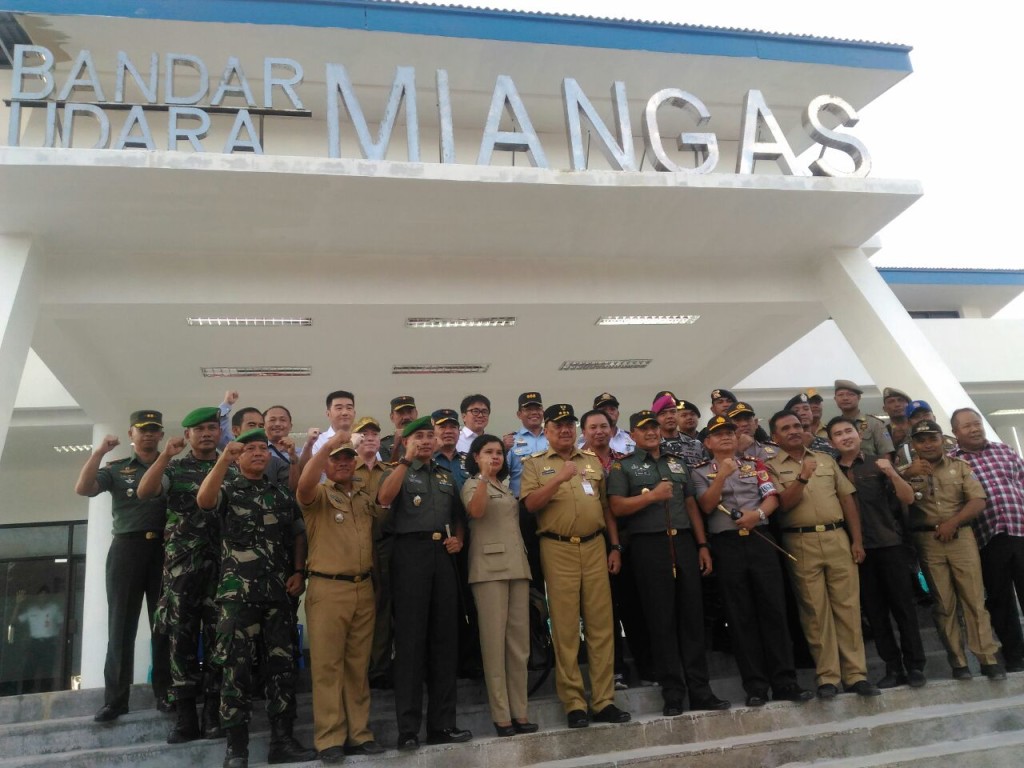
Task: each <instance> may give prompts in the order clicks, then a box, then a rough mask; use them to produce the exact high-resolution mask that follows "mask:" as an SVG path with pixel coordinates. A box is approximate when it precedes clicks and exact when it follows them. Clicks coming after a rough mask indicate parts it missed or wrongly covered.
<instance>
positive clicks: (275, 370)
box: [200, 365, 313, 379]
mask: <svg viewBox="0 0 1024 768" xmlns="http://www.w3.org/2000/svg"><path fill="white" fill-rule="evenodd" d="M200 370H201V371H202V372H203V376H205V377H206V378H208V379H221V378H225V377H233V376H243V377H244V376H310V375H312V373H313V369H312V368H311V367H310V366H307V365H254V366H237V367H231V366H221V367H214V368H200Z"/></svg>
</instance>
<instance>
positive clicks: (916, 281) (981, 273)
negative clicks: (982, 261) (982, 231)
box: [878, 267, 1024, 286]
mask: <svg viewBox="0 0 1024 768" xmlns="http://www.w3.org/2000/svg"><path fill="white" fill-rule="evenodd" d="M878 274H880V275H881V276H882V279H883V280H885V282H887V283H889V285H1011V286H1016V285H1024V270H1017V269H915V268H903V269H901V268H898V267H883V268H881V269H879V270H878Z"/></svg>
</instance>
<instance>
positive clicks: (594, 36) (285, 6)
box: [5, 0, 913, 72]
mask: <svg viewBox="0 0 1024 768" xmlns="http://www.w3.org/2000/svg"><path fill="white" fill-rule="evenodd" d="M5 5H6V6H7V8H6V10H10V11H14V12H19V13H39V14H49V15H56V16H62V15H72V16H74V15H81V16H118V17H124V18H133V19H161V20H170V21H199V22H225V23H243V24H275V25H285V26H299V27H320V28H341V29H365V30H368V31H377V32H403V33H408V34H415V35H437V36H441V37H455V38H469V39H483V40H503V41H508V42H517V43H548V44H552V45H572V46H585V47H591V48H608V49H616V50H627V51H634V50H639V51H652V52H655V53H680V54H702V55H709V56H737V57H749V58H759V59H764V60H770V61H791V62H798V63H804V64H827V65H834V66H842V67H856V68H861V69H884V70H892V71H897V72H912V71H913V69H912V67H911V65H910V48H909V47H908V46H904V45H893V44H883V43H867V42H859V41H846V40H834V39H826V38H816V37H808V36H799V35H780V34H772V33H768V32H755V31H749V30H733V29H719V28H714V27H697V26H688V25H681V24H669V23H661V22H645V21H628V20H613V19H596V18H591V17H584V16H565V15H559V14H546V13H532V12H525V11H503V10H495V9H478V8H465V7H453V6H433V5H422V4H417V3H403V2H387V1H381V0H150V1H149V2H147V1H146V0H34V1H33V0H24V1H22V2H18V0H14V1H13V2H8V3H5Z"/></svg>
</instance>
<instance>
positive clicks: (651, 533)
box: [629, 528, 691, 536]
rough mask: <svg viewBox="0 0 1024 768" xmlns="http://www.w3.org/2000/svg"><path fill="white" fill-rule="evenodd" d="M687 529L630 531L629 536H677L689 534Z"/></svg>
mask: <svg viewBox="0 0 1024 768" xmlns="http://www.w3.org/2000/svg"><path fill="white" fill-rule="evenodd" d="M690 532H691V531H690V529H689V528H669V529H668V530H664V531H630V534H629V535H630V536H665V535H666V534H667V535H669V536H678V535H679V534H680V533H690Z"/></svg>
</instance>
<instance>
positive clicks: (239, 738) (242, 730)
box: [224, 724, 249, 768]
mask: <svg viewBox="0 0 1024 768" xmlns="http://www.w3.org/2000/svg"><path fill="white" fill-rule="evenodd" d="M224 730H225V731H226V732H227V734H228V751H227V754H225V755H224V768H249V726H248V725H247V724H246V725H234V726H232V727H230V728H225V729H224Z"/></svg>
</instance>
